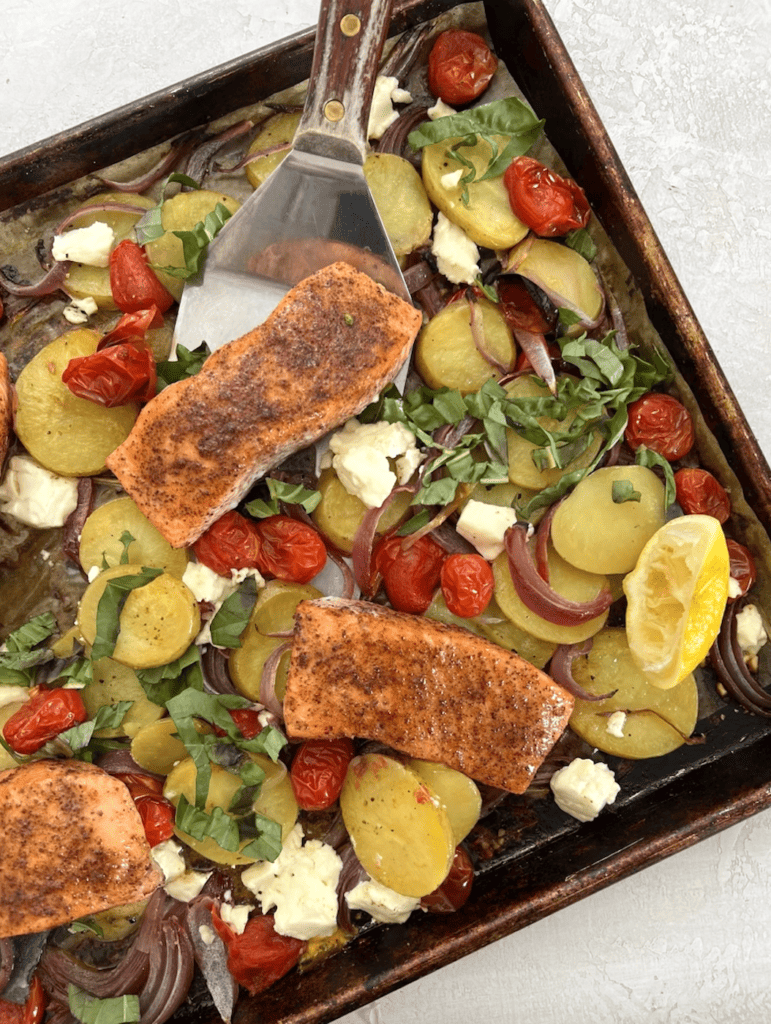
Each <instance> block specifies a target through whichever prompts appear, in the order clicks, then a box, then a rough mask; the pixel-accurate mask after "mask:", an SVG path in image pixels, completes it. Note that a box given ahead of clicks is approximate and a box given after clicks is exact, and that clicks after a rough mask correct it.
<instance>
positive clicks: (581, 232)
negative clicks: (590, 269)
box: [565, 228, 597, 263]
mask: <svg viewBox="0 0 771 1024" xmlns="http://www.w3.org/2000/svg"><path fill="white" fill-rule="evenodd" d="M565 245H567V246H568V247H569V248H571V249H575V250H576V252H577V253H578V254H579V255H580V256H583V257H584V259H585V260H588V261H589V263H591V262H592V260H593V259H594V258H595V256H596V255H597V246H596V245H595V244H594V239H593V238H592V236H591V235H590V234H589V232H588V231H587V230H586V228H576V229H575V231H569V232H568V233H567V235H565Z"/></svg>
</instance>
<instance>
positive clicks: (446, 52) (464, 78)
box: [428, 29, 498, 107]
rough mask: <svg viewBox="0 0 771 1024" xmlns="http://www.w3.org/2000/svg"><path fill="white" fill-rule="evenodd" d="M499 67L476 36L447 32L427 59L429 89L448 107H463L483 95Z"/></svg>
mask: <svg viewBox="0 0 771 1024" xmlns="http://www.w3.org/2000/svg"><path fill="white" fill-rule="evenodd" d="M497 67H498V60H497V58H496V57H495V56H494V54H493V53H492V51H491V50H490V47H489V46H488V45H487V43H486V42H485V41H484V39H483V38H482V37H481V36H479V35H477V34H476V32H466V31H464V30H463V29H448V30H447V31H446V32H442V33H441V35H439V36H438V37H437V40H436V42H435V43H434V45H433V47H432V48H431V53H430V54H429V56H428V87H429V89H430V90H431V92H432V93H433V94H434V96H438V97H439V99H441V100H444V102H445V103H449V104H451V105H452V106H456V107H457V106H462V105H463V104H464V103H471V101H472V100H475V99H476V98H477V96H481V95H482V93H483V92H484V91H485V89H486V88H487V86H488V85H489V84H490V80H491V79H492V77H493V75H494V74H495V70H496V68H497Z"/></svg>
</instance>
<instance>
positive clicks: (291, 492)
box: [245, 477, 321, 519]
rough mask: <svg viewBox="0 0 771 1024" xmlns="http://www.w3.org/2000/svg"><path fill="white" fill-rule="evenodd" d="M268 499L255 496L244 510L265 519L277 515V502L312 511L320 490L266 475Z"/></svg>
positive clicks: (278, 510)
mask: <svg viewBox="0 0 771 1024" xmlns="http://www.w3.org/2000/svg"><path fill="white" fill-rule="evenodd" d="M265 483H266V484H267V485H268V493H269V494H270V500H269V501H264V500H263V499H262V498H255V500H254V501H250V502H249V503H248V504H247V505H246V506H245V508H246V511H247V512H248V513H249V515H250V516H254V518H255V519H267V517H268V516H277V515H279V514H280V512H281V507H280V504H279V502H282V501H283V502H284V504H286V505H299V506H300V508H302V509H303V510H304V511H305V512H312V511H313V510H314V509H315V508H316V506H317V505H318V503H319V502H320V501H321V491H311V490H309V489H308V488H307V487H303V486H302V484H290V483H285V482H284V481H283V480H274V479H273V477H266V478H265Z"/></svg>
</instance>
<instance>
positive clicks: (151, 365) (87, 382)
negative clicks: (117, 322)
mask: <svg viewBox="0 0 771 1024" xmlns="http://www.w3.org/2000/svg"><path fill="white" fill-rule="evenodd" d="M62 380H63V381H64V383H65V384H66V385H67V387H68V388H69V389H70V391H71V392H72V393H73V395H77V396H78V398H87V399H88V401H89V402H96V403H97V404H98V405H104V406H106V407H107V408H108V409H113V408H115V406H118V405H127V404H128V403H129V402H149V401H150V399H151V398H154V397H155V385H156V381H157V375H156V372H155V359H154V358H153V354H152V352H151V351H150V349H149V348H146V347H144V346H142V347H139V346H137V345H132V344H128V343H126V342H120V343H119V344H117V345H112V346H110V347H109V348H104V349H102V350H101V351H97V352H94V353H93V355H90V356H77V357H76V358H75V359H70V361H69V363H68V364H67V366H66V367H65V370H64V373H63V374H62Z"/></svg>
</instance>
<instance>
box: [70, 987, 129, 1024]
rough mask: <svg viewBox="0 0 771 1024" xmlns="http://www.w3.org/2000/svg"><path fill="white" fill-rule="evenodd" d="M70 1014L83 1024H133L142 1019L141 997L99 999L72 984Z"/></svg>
mask: <svg viewBox="0 0 771 1024" xmlns="http://www.w3.org/2000/svg"><path fill="white" fill-rule="evenodd" d="M67 996H68V1000H69V1005H70V1013H71V1014H72V1015H73V1017H76V1018H77V1019H78V1020H79V1021H82V1024H133V1022H134V1021H138V1020H139V1019H140V1012H139V996H133V995H127V996H115V997H113V998H111V999H97V997H96V996H92V995H89V993H88V992H84V991H83V989H81V988H78V987H77V986H76V985H72V984H70V985H69V986H68V989H67Z"/></svg>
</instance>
